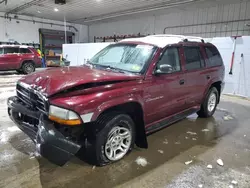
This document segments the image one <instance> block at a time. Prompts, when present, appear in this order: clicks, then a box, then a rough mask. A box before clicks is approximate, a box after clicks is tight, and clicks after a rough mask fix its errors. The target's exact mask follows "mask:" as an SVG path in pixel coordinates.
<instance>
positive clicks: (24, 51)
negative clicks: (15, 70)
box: [20, 48, 31, 54]
mask: <svg viewBox="0 0 250 188" xmlns="http://www.w3.org/2000/svg"><path fill="white" fill-rule="evenodd" d="M20 53H21V54H30V53H31V51H30V50H29V49H28V48H20Z"/></svg>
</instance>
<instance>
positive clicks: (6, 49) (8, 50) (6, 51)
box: [4, 48, 19, 54]
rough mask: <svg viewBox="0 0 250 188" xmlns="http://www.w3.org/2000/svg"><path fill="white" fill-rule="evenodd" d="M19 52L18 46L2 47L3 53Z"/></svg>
mask: <svg viewBox="0 0 250 188" xmlns="http://www.w3.org/2000/svg"><path fill="white" fill-rule="evenodd" d="M14 53H16V54H17V53H19V48H4V54H14Z"/></svg>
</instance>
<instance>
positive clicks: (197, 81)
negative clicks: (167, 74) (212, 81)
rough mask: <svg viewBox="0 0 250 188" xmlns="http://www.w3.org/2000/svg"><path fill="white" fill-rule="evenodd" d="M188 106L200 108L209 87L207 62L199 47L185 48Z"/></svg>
mask: <svg viewBox="0 0 250 188" xmlns="http://www.w3.org/2000/svg"><path fill="white" fill-rule="evenodd" d="M183 50H184V59H185V81H186V82H185V86H186V91H187V100H186V105H187V106H188V107H194V106H199V105H200V104H201V101H202V99H203V93H204V91H205V89H206V86H207V77H206V76H207V75H206V69H205V60H204V56H203V54H202V51H201V48H200V47H199V46H184V47H183Z"/></svg>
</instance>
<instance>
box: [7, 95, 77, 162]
mask: <svg viewBox="0 0 250 188" xmlns="http://www.w3.org/2000/svg"><path fill="white" fill-rule="evenodd" d="M7 104H8V113H9V116H10V118H11V119H12V121H13V122H14V123H15V124H16V125H17V126H18V127H19V128H20V129H21V130H22V131H23V132H24V133H26V134H27V135H28V136H29V137H30V138H31V139H32V140H33V141H34V143H35V144H36V148H37V151H38V152H39V153H40V154H41V155H42V156H43V157H45V158H47V159H48V160H49V161H51V162H53V163H55V164H57V165H60V166H61V165H64V164H65V163H66V162H67V161H68V160H70V158H71V157H72V156H74V155H75V154H76V153H77V152H78V151H79V149H80V148H81V145H79V144H77V143H75V142H73V141H71V140H69V139H67V138H66V137H65V136H64V135H63V134H62V133H61V132H59V131H58V130H57V129H55V127H54V123H53V122H51V121H50V120H49V119H48V118H47V116H46V115H45V114H42V113H40V112H36V111H32V110H30V109H28V108H27V107H25V106H24V105H23V104H22V102H21V101H20V100H19V99H18V98H17V97H10V98H9V99H8V101H7ZM22 116H26V117H29V118H30V119H32V120H34V122H35V121H37V122H39V123H37V125H36V124H32V123H27V122H25V121H23V119H22V118H21V117H22Z"/></svg>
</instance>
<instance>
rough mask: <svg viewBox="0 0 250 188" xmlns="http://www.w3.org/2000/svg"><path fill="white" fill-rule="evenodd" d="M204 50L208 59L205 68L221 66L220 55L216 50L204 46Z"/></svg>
mask: <svg viewBox="0 0 250 188" xmlns="http://www.w3.org/2000/svg"><path fill="white" fill-rule="evenodd" d="M204 48H205V51H206V54H207V57H208V62H207V67H215V66H220V65H222V64H223V61H222V58H221V55H220V53H219V51H218V50H217V48H215V47H213V46H206V47H204Z"/></svg>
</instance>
